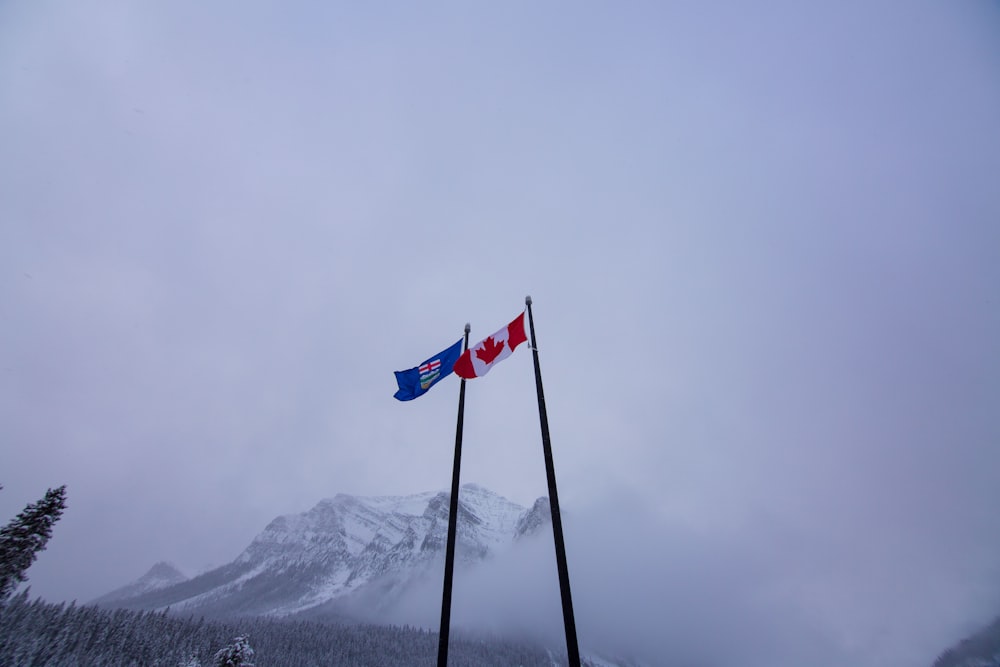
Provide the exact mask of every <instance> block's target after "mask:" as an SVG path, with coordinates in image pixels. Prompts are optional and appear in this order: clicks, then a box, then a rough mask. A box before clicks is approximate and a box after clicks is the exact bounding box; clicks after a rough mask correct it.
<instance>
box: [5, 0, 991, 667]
mask: <svg viewBox="0 0 1000 667" xmlns="http://www.w3.org/2000/svg"><path fill="white" fill-rule="evenodd" d="M998 28H1000V7H998V5H997V3H995V2H985V1H970V2H962V3H937V2H931V1H929V0H918V1H914V2H902V1H890V0H885V1H876V2H846V3H825V4H822V5H819V4H816V3H801V2H792V1H791V0H787V1H786V0H776V1H775V2H770V3H766V5H765V6H760V5H756V6H754V7H752V8H751V7H749V6H747V5H746V4H745V3H735V2H728V3H727V2H720V3H675V4H670V5H667V4H666V3H642V2H636V3H630V4H627V3H548V4H544V5H543V6H537V5H536V4H535V3H505V4H502V5H497V6H485V5H470V4H469V3H436V4H431V5H427V4H423V5H421V6H416V5H413V4H411V3H385V4H379V5H376V4H366V5H364V6H363V7H362V6H359V5H357V3H329V2H315V3H314V2H302V3H292V4H291V5H290V4H289V3H266V2H239V3H237V2H231V1H226V0H220V1H218V2H212V3H204V2H193V1H188V0H183V1H177V2H171V3H156V4H152V5H151V4H150V3H130V2H120V1H119V2H101V3H81V2H69V1H67V0H52V1H50V2H29V1H27V0H14V1H12V2H6V3H3V4H0V483H2V484H3V485H4V487H5V488H4V490H3V491H0V516H2V517H9V516H13V515H14V514H15V513H16V512H18V511H19V510H20V509H21V508H22V507H23V506H24V504H25V503H27V502H30V501H33V500H36V499H37V498H39V497H41V495H42V494H43V493H44V491H45V489H46V488H48V487H50V486H57V485H59V484H67V485H68V487H69V506H70V508H69V510H68V511H67V513H66V515H65V517H64V518H63V520H62V521H61V522H60V523H59V524H58V526H57V528H56V530H55V536H54V537H53V539H52V541H51V543H50V546H49V549H48V550H47V551H46V552H45V553H44V554H43V555H42V557H41V558H40V559H39V561H38V562H37V563H36V565H35V566H34V567H33V568H32V570H31V571H30V575H31V585H32V590H33V591H34V592H36V593H38V594H41V595H43V596H45V597H46V598H48V599H52V600H59V599H73V598H77V599H80V600H89V599H91V598H93V597H95V596H97V595H100V594H102V593H104V592H107V591H108V590H110V589H111V588H114V587H116V586H118V585H121V584H123V583H126V582H127V581H130V580H132V579H134V578H136V577H138V576H139V575H140V574H142V573H143V572H144V571H145V570H146V569H147V568H148V567H149V566H150V565H151V564H152V563H153V562H155V561H157V560H163V559H166V560H170V561H173V562H175V563H176V564H178V565H179V566H180V567H181V568H182V569H185V570H186V571H187V572H188V573H189V574H195V573H197V572H200V571H202V570H203V569H205V568H206V567H208V566H210V565H221V564H223V563H225V562H227V561H229V560H231V559H232V558H233V557H235V556H236V555H237V554H238V553H239V552H240V551H241V550H242V549H243V548H244V547H245V546H246V544H247V543H248V542H249V541H250V540H251V539H252V538H253V536H254V535H255V534H256V533H257V532H258V531H259V530H261V529H262V528H263V526H264V525H265V524H266V523H267V522H268V521H269V520H270V519H271V518H273V517H274V516H276V515H278V514H282V513H289V512H299V511H303V510H305V509H307V508H308V507H310V506H312V505H313V504H314V503H315V502H316V501H318V500H319V499H320V498H323V497H328V496H332V495H334V494H335V493H337V492H347V493H357V494H363V495H374V494H403V493H410V492H416V491H424V490H430V489H445V488H447V486H448V484H449V482H450V474H451V456H452V445H453V439H454V420H455V409H456V402H457V393H458V382H457V379H456V378H449V379H447V380H445V381H444V382H442V383H441V384H440V385H438V386H437V387H436V388H435V389H434V390H433V391H432V392H431V393H429V394H428V395H427V396H425V397H423V398H421V399H419V400H417V401H413V402H410V403H406V404H402V403H398V402H397V401H395V400H394V399H393V398H392V394H393V392H394V391H395V383H394V380H393V375H392V371H393V370H399V369H403V368H407V367H410V366H413V365H415V364H417V363H418V362H420V361H422V360H423V359H424V358H426V357H428V356H429V355H431V354H433V353H435V352H437V351H438V350H441V349H443V348H444V347H445V346H447V345H448V344H450V343H451V342H453V341H454V340H456V339H457V338H459V337H460V336H461V331H462V326H463V325H464V324H465V322H467V321H468V322H471V323H472V327H473V332H472V337H473V340H478V339H479V338H481V337H483V336H485V335H487V334H489V333H491V332H493V331H494V330H496V329H497V328H499V327H500V326H502V325H504V324H506V323H507V322H508V321H509V320H510V319H512V318H513V317H514V316H515V315H516V314H517V313H518V312H520V310H521V309H522V307H523V298H524V296H525V295H526V294H531V295H532V297H533V298H534V300H535V316H536V318H535V319H536V322H535V323H536V327H537V333H538V336H539V348H540V352H541V360H542V370H543V373H544V378H545V383H546V384H545V388H546V398H547V403H548V407H549V418H550V424H551V427H552V438H553V446H554V450H555V461H556V467H557V472H558V475H559V482H560V496H561V500H562V502H563V504H564V506H565V507H566V510H567V511H568V512H571V513H573V512H575V516H576V517H577V519H576V524H575V525H576V528H575V529H574V530H575V532H571V533H570V534H569V536H568V537H569V538H570V543H569V545H568V547H569V549H570V569H571V574H572V573H573V568H574V562H573V558H574V556H576V554H581V555H579V556H576V557H577V563H578V564H577V565H576V566H575V567H576V568H577V570H578V571H579V572H580V574H579V575H578V576H577V577H576V581H577V582H579V583H578V584H576V585H578V586H579V589H580V591H581V594H580V595H581V596H583V599H582V601H581V603H580V604H581V608H582V609H584V610H586V609H593V610H595V611H594V612H593V615H592V616H590V617H588V616H586V613H587V612H586V611H585V612H584V616H583V617H582V618H581V620H580V625H581V628H586V627H591V628H597V627H601V628H604V629H605V630H604V631H606V632H610V631H611V630H610V629H609V628H610V627H611V626H609V625H607V624H599V623H597V622H596V619H597V618H598V617H599V613H598V612H597V611H596V609H599V608H601V607H614V608H628V607H630V606H633V607H634V608H635V609H637V610H640V611H642V612H643V613H644V614H645V615H646V616H651V617H654V618H659V617H664V618H674V617H677V618H681V619H687V620H686V621H685V622H690V623H692V624H695V623H696V621H698V619H704V620H705V622H704V623H703V624H702V625H701V626H699V627H698V628H694V627H692V628H691V629H690V631H689V632H685V633H684V636H686V637H693V636H706V637H711V636H712V632H713V630H712V628H711V627H710V626H711V622H713V620H714V621H717V622H719V623H721V626H720V627H722V628H723V630H724V631H723V634H724V635H725V637H728V638H729V639H730V643H731V644H732V645H734V646H742V645H746V646H747V651H748V653H747V654H746V655H749V656H751V659H755V660H761V661H763V660H764V659H765V658H767V659H774V660H777V661H778V662H779V663H780V662H781V661H782V659H789V658H801V657H803V656H807V658H808V659H809V660H811V661H812V663H811V664H821V663H819V662H817V661H816V660H815V659H814V658H815V657H816V656H817V655H825V656H827V657H828V658H829V659H830V660H831V663H830V664H852V665H862V666H863V665H882V664H886V665H899V664H904V661H911V660H912V661H914V662H913V664H927V663H928V662H929V661H930V660H931V659H933V657H934V655H935V654H936V652H937V651H939V650H941V649H942V648H944V646H945V645H946V644H947V643H948V642H949V641H951V639H953V638H954V637H955V636H957V635H959V634H961V633H963V632H965V631H967V630H971V629H973V628H974V627H976V625H977V624H979V623H981V622H984V621H986V620H988V619H989V618H990V617H992V616H993V615H994V614H996V613H997V612H998V611H1000V572H998V571H997V570H998V569H1000V568H998V566H997V565H996V563H1000V535H998V534H997V532H996V520H995V508H996V507H997V506H998V503H1000V446H998V445H1000V410H998V406H1000V345H998V343H997V341H1000V302H998V287H1000V224H998V222H1000V188H998V187H997V176H998V174H1000V41H998V40H997V39H996V35H997V34H998ZM533 390H534V384H533V376H532V369H531V358H530V355H529V354H528V353H527V351H526V350H519V351H518V352H517V353H516V354H515V355H514V356H512V357H511V358H510V359H509V360H507V361H504V362H503V364H502V365H501V366H499V367H498V368H497V369H495V370H494V371H493V372H492V373H491V374H490V375H489V376H488V377H487V378H485V379H483V380H477V381H473V382H472V383H470V385H469V388H468V398H467V406H466V407H467V411H466V432H465V450H464V454H465V455H464V458H463V480H464V481H476V482H478V483H480V484H483V485H485V486H487V487H489V488H491V489H493V490H495V491H497V492H499V493H501V494H504V495H506V496H508V497H509V498H511V499H512V500H515V501H517V502H521V503H523V504H528V503H530V502H531V501H532V500H533V499H534V498H535V497H537V496H540V495H544V494H545V477H544V467H543V462H542V456H541V447H540V437H539V433H538V421H537V411H536V409H535V396H534V391H533ZM616 508H617V509H618V510H621V511H620V512H619V511H616ZM622 513H624V516H625V517H627V518H621V517H622ZM609 515H614V516H616V517H617V518H616V519H614V520H609V519H607V517H608V516H609ZM586 517H593V520H592V521H590V520H587V521H585V520H584V518H586ZM601 517H604V519H602V518H601ZM599 526H607V527H608V528H609V529H611V528H614V529H615V530H617V531H619V533H620V534H619V537H620V538H621V540H623V541H624V543H621V542H608V544H612V543H613V544H615V546H614V547H613V548H612V547H610V546H609V547H607V548H603V549H602V548H601V547H600V544H597V543H594V539H595V538H594V534H595V533H596V532H597V529H596V527H599ZM574 540H575V541H576V544H575V545H574ZM574 546H576V547H577V548H576V550H574ZM583 553H586V555H585V556H584V555H582V554H583ZM628 559H632V562H631V565H630V568H629V570H628V571H629V572H632V573H642V574H643V575H645V576H642V577H640V576H638V574H635V576H633V577H632V578H629V577H628V576H623V577H622V578H621V581H620V582H619V584H618V585H617V586H614V585H612V584H613V583H614V582H613V581H601V573H602V572H607V571H610V569H611V568H614V567H616V564H617V563H621V562H623V561H625V562H628ZM650 577H653V578H654V579H655V581H656V582H657V583H656V585H655V586H650V585H646V584H643V583H642V582H644V581H646V582H648V581H649V580H650ZM553 579H554V575H553ZM720 582H724V583H727V582H728V584H729V585H723V583H720ZM616 590H617V591H618V592H617V593H616V592H615V591H616ZM723 591H728V592H725V594H723ZM659 594H662V595H659ZM588 596H589V597H588ZM614 596H618V597H617V599H615V598H614ZM720 598H725V599H726V600H727V602H725V603H720V605H721V608H722V610H723V612H724V613H722V617H721V618H717V617H715V612H716V611H717V609H718V608H717V607H715V606H713V605H708V606H707V607H706V610H705V611H704V613H692V614H689V615H684V614H681V612H679V611H678V609H677V608H676V607H670V606H669V600H672V599H679V600H680V599H691V600H698V601H699V602H698V603H697V604H698V605H703V606H704V605H706V601H713V600H718V599H720ZM658 605H659V606H658ZM663 605H667V606H666V607H663ZM695 606H697V605H695ZM762 616H763V617H765V618H773V619H774V623H773V624H772V625H771V626H770V627H771V630H770V632H771V633H772V635H767V632H765V631H763V630H761V633H763V634H764V635H766V636H773V637H775V638H776V639H775V643H774V644H773V645H768V646H762V645H760V643H759V642H756V643H755V641H752V639H753V637H750V636H749V635H747V634H746V633H747V632H748V630H747V628H754V629H757V628H758V626H760V627H762V621H761V617H762ZM637 618H638V616H637ZM750 618H753V622H752V623H750V622H749V621H747V622H746V623H744V621H746V620H747V619H750ZM692 619H693V620H692ZM806 624H807V625H808V627H809V628H810V632H813V633H815V638H814V640H811V639H810V638H811V637H813V635H812V634H810V632H803V633H801V636H800V639H799V641H800V642H801V645H792V644H790V643H788V640H785V639H780V640H779V638H782V637H784V634H785V633H784V632H783V630H782V628H786V627H800V626H802V627H805V625H806ZM639 626H641V623H638V622H636V623H633V624H631V627H633V628H636V630H635V631H636V632H645V634H643V635H642V638H643V640H644V641H653V640H655V638H657V637H658V636H659V635H658V634H657V630H656V629H655V628H649V629H647V630H642V628H641V627H639ZM727 628H730V629H731V630H727ZM594 632H595V633H597V632H599V631H598V630H594ZM678 636H680V635H678ZM753 636H754V637H756V636H760V633H758V634H755V635H753ZM637 637H638V635H637ZM661 640H662V639H661ZM581 641H584V640H581ZM636 641H637V643H638V642H639V641H640V640H639V639H637V640H636ZM712 642H715V643H716V644H718V643H719V642H718V641H717V640H716V639H706V643H707V644H712ZM740 642H744V644H741V643H740ZM754 651H755V652H754ZM741 655H742V654H741ZM753 656H756V658H754V657H753ZM716 657H718V656H716ZM749 664H756V663H753V662H751V663H749Z"/></svg>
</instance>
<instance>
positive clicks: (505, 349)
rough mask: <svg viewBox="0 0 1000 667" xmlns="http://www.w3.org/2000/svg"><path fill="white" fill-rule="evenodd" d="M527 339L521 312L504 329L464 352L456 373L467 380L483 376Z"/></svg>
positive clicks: (456, 365)
mask: <svg viewBox="0 0 1000 667" xmlns="http://www.w3.org/2000/svg"><path fill="white" fill-rule="evenodd" d="M526 340H528V337H527V336H525V335H524V313H521V314H520V315H518V316H517V317H515V318H514V321H513V322H511V323H510V324H508V325H507V326H505V327H504V328H503V329H501V330H500V331H498V332H496V333H495V334H493V335H492V336H487V337H486V338H484V339H483V340H481V341H479V342H478V343H476V344H475V345H473V346H472V347H470V348H469V349H468V350H466V351H465V352H463V353H462V356H460V357H459V358H458V361H456V362H455V373H456V374H458V376H459V377H463V378H465V379H466V380H469V379H472V378H481V377H483V376H484V375H486V374H487V373H489V372H490V369H491V368H493V366H494V365H496V364H497V362H500V361H503V360H504V359H506V358H507V357H509V356H510V355H511V354H512V353H513V352H514V348H516V347H517V346H518V345H520V344H521V343H523V342H524V341H526Z"/></svg>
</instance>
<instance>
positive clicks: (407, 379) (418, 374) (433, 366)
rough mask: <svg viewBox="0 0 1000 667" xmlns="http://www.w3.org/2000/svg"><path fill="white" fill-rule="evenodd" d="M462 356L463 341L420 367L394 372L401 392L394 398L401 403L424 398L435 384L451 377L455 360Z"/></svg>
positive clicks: (394, 395) (459, 341) (439, 353)
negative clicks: (420, 397)
mask: <svg viewBox="0 0 1000 667" xmlns="http://www.w3.org/2000/svg"><path fill="white" fill-rule="evenodd" d="M461 354H462V340H461V339H459V340H458V341H457V342H456V343H455V344H454V345H452V346H451V347H449V348H448V349H446V350H443V351H441V352H438V353H437V354H435V355H434V356H433V357H431V358H430V359H428V360H426V361H425V362H423V363H422V364H420V365H419V366H415V367H413V368H409V369H407V370H405V371H394V372H395V374H396V384H398V385H399V390H398V391H397V392H396V393H395V394H393V398H395V399H397V400H400V401H412V400H413V399H415V398H417V397H418V396H423V395H424V394H426V393H427V390H428V389H430V388H431V387H433V386H434V385H435V384H437V383H438V382H440V381H441V380H443V379H444V378H446V377H448V376H449V375H451V371H452V369H453V368H454V366H455V360H457V359H458V357H459V355H461Z"/></svg>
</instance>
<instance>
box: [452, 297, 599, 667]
mask: <svg viewBox="0 0 1000 667" xmlns="http://www.w3.org/2000/svg"><path fill="white" fill-rule="evenodd" d="M524 303H525V305H526V306H527V307H528V329H529V330H530V331H531V355H532V357H533V358H534V360H535V389H536V390H537V391H538V419H539V421H540V422H541V426H542V450H543V452H544V453H545V477H546V479H547V480H548V483H549V506H550V508H551V510H552V536H553V538H554V539H555V543H556V567H557V568H558V570H559V592H560V594H561V595H562V609H563V625H564V626H565V628H566V653H567V656H568V657H569V664H570V667H580V647H579V645H578V644H577V641H576V620H575V619H574V617H573V596H572V595H571V594H570V590H569V569H568V568H567V567H566V543H565V542H564V541H563V529H562V517H561V515H560V513H559V493H558V492H557V491H556V471H555V466H554V464H553V462H552V442H551V440H549V417H548V413H547V412H546V411H545V392H544V391H542V370H541V368H540V367H539V365H538V343H537V342H536V341H535V321H534V319H533V318H532V316H531V297H530V296H527V297H525V298H524ZM442 667H443V666H442Z"/></svg>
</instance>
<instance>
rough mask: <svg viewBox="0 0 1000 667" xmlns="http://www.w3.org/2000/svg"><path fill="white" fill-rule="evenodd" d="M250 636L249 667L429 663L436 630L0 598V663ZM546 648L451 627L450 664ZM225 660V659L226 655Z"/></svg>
mask: <svg viewBox="0 0 1000 667" xmlns="http://www.w3.org/2000/svg"><path fill="white" fill-rule="evenodd" d="M237 637H246V638H247V641H248V643H249V645H250V646H251V647H252V649H253V658H252V660H251V661H247V662H246V663H244V664H246V665H250V664H252V665H254V666H255V667H341V666H343V667H358V666H359V665H370V666H372V667H396V666H399V667H403V666H407V667H412V666H414V665H434V664H436V660H437V651H438V635H437V633H434V632H430V631H427V630H422V629H419V628H411V627H396V626H376V625H332V624H321V623H315V622H307V621H290V620H282V619H274V618H264V617H254V618H245V619H240V620H235V621H215V620H206V619H205V618H201V617H198V618H196V617H193V616H188V617H184V616H181V615H177V614H172V613H170V611H169V610H164V611H157V612H152V611H131V610H125V609H104V608H100V607H95V606H77V605H76V604H75V603H70V604H68V605H67V604H65V603H60V604H54V603H49V602H45V601H43V600H41V599H40V598H37V599H34V600H31V599H29V591H28V590H24V591H23V592H21V593H20V594H18V595H16V596H14V597H12V598H10V599H9V600H7V601H6V602H4V603H2V604H0V665H11V666H13V665H31V666H32V667H92V666H93V667H147V666H148V667H154V666H155V667H214V666H215V665H217V664H220V663H219V662H218V661H217V655H218V654H219V653H220V651H223V650H224V649H225V648H226V647H227V646H231V645H232V644H233V642H234V640H235V639H236V638H237ZM553 658H555V661H556V662H559V661H564V660H565V658H563V657H562V656H552V655H551V654H550V653H549V652H548V651H546V650H544V649H542V648H539V647H532V646H528V645H522V644H517V643H513V642H510V641H507V640H501V639H497V638H472V637H462V636H461V635H459V636H458V637H456V636H455V634H454V633H453V634H452V638H451V642H450V643H449V649H448V664H449V665H455V666H462V665H467V666H469V667H473V666H477V667H478V666H485V667H491V666H496V667H500V666H501V665H504V666H505V665H524V666H525V667H529V666H532V665H537V666H539V667H541V666H543V665H544V666H546V667H548V666H550V665H552V664H553ZM222 664H225V663H222Z"/></svg>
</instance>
